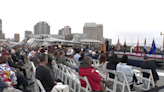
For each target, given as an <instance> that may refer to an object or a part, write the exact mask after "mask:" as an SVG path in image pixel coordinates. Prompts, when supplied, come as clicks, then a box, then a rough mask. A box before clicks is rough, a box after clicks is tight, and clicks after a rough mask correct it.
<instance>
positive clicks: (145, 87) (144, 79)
mask: <svg viewBox="0 0 164 92" xmlns="http://www.w3.org/2000/svg"><path fill="white" fill-rule="evenodd" d="M140 71H141V72H142V78H141V80H142V82H143V83H144V85H143V86H141V87H140V89H142V90H149V89H150V85H152V87H153V88H155V83H154V79H153V74H152V71H151V70H150V69H141V70H140ZM143 73H147V74H149V78H147V77H144V76H143Z"/></svg>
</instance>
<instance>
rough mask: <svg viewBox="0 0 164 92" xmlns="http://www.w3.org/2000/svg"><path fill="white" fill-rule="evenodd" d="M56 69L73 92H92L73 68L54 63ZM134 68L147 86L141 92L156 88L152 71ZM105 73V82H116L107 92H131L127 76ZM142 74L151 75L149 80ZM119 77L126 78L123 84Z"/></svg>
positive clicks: (59, 76) (142, 87)
mask: <svg viewBox="0 0 164 92" xmlns="http://www.w3.org/2000/svg"><path fill="white" fill-rule="evenodd" d="M72 62H73V60H72ZM94 62H96V61H94ZM32 63H33V62H32ZM97 63H98V62H96V64H97ZM32 66H33V67H35V66H34V64H32ZM54 67H55V68H54V71H55V73H56V77H57V78H59V79H61V80H62V81H63V82H64V83H65V84H67V85H69V87H70V90H71V91H72V92H81V91H80V90H85V91H84V92H91V87H90V84H89V82H88V80H87V78H86V77H81V76H79V75H78V73H77V72H75V70H73V69H71V68H69V67H67V66H65V65H62V64H56V63H54ZM132 68H133V70H134V72H135V73H137V78H138V79H139V80H140V81H141V82H145V83H144V84H145V85H146V86H140V87H139V89H141V90H149V89H150V85H152V87H155V85H154V81H153V76H152V72H151V70H146V69H140V68H138V67H132ZM34 70H35V69H34ZM98 70H100V71H102V69H98ZM136 70H137V71H136ZM103 71H105V72H106V78H105V80H106V81H108V80H110V81H113V82H114V83H113V85H112V86H111V87H110V88H108V87H106V91H110V92H116V91H117V88H119V89H120V90H121V92H124V91H125V90H126V91H127V92H131V91H130V88H129V85H131V84H129V83H128V82H127V79H126V76H125V74H124V73H121V72H117V71H115V70H107V69H106V70H103ZM34 72H35V71H34ZM142 72H146V73H148V74H150V76H149V78H145V77H143V73H142ZM109 73H112V74H114V75H115V78H114V79H112V78H109ZM118 76H121V77H123V78H124V81H123V82H121V81H119V80H118ZM34 79H35V78H34ZM80 79H81V80H84V81H85V82H86V83H87V87H86V88H84V87H81V84H80ZM37 83H38V84H40V83H39V80H37ZM118 85H119V86H118ZM40 88H41V90H44V88H43V87H40ZM42 88H43V89H42ZM125 88H126V89H125ZM88 89H89V90H88ZM43 92H44V91H43Z"/></svg>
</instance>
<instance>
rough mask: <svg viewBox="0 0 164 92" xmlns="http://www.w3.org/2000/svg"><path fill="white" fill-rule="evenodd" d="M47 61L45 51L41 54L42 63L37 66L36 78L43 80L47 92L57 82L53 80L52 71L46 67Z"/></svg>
mask: <svg viewBox="0 0 164 92" xmlns="http://www.w3.org/2000/svg"><path fill="white" fill-rule="evenodd" d="M47 63H48V58H47V55H46V54H44V53H42V54H40V64H39V66H38V67H37V68H36V78H37V79H38V80H40V81H41V83H42V85H43V87H44V88H45V90H46V92H50V91H51V90H52V88H53V87H54V86H55V85H56V84H57V82H56V81H54V80H53V78H52V77H51V75H50V71H49V70H48V69H47V68H46V67H45V66H46V65H47Z"/></svg>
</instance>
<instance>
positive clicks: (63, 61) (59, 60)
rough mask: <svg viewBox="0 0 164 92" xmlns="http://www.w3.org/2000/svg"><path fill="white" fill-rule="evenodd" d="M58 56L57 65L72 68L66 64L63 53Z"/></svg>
mask: <svg viewBox="0 0 164 92" xmlns="http://www.w3.org/2000/svg"><path fill="white" fill-rule="evenodd" d="M59 54H60V56H59V57H58V58H57V63H58V64H63V65H66V66H68V67H72V66H71V65H70V64H69V63H68V62H67V59H66V58H65V55H64V51H63V50H61V51H60V53H59Z"/></svg>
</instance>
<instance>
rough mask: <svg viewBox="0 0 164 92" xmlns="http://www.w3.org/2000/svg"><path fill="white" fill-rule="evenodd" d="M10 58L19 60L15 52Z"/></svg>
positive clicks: (15, 60)
mask: <svg viewBox="0 0 164 92" xmlns="http://www.w3.org/2000/svg"><path fill="white" fill-rule="evenodd" d="M12 59H13V61H14V62H19V59H18V58H17V56H16V55H15V54H12Z"/></svg>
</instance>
